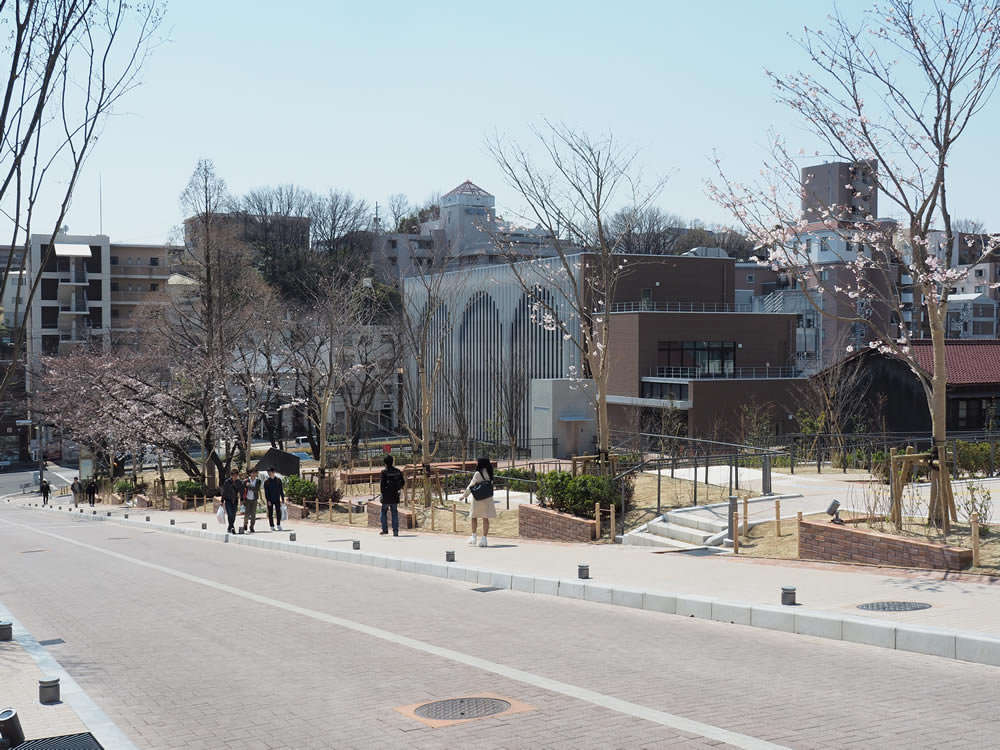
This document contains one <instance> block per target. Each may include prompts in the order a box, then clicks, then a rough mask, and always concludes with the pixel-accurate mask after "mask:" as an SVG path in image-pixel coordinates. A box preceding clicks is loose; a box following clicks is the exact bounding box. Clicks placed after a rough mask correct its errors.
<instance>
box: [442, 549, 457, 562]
mask: <svg viewBox="0 0 1000 750" xmlns="http://www.w3.org/2000/svg"><path fill="white" fill-rule="evenodd" d="M444 561H445V562H455V550H453V549H450V550H447V551H446V552H445V553H444Z"/></svg>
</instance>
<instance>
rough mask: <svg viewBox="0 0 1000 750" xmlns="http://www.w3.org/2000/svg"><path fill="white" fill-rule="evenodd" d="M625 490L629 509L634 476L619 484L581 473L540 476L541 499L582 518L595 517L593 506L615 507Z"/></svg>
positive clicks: (539, 493) (607, 478) (556, 472)
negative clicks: (623, 489)
mask: <svg viewBox="0 0 1000 750" xmlns="http://www.w3.org/2000/svg"><path fill="white" fill-rule="evenodd" d="M623 484H624V487H625V506H626V509H627V508H628V507H630V506H631V504H632V494H633V492H634V482H633V479H632V477H631V476H629V477H625V478H624V479H620V480H618V481H617V482H615V481H613V480H611V479H610V478H609V477H601V476H595V475H593V474H581V475H579V476H575V477H574V476H573V475H572V474H569V473H568V472H565V471H551V472H549V473H548V474H545V475H543V476H542V477H540V484H539V487H538V497H539V500H542V501H544V502H546V503H547V504H548V505H551V506H552V507H553V508H555V509H556V510H558V511H562V512H564V513H572V514H573V515H575V516H580V517H581V518H593V517H594V505H595V504H598V503H599V504H600V506H601V507H602V508H608V507H610V506H611V505H612V504H614V505H615V506H616V507H617V505H618V503H619V502H620V501H621V493H622V485H623Z"/></svg>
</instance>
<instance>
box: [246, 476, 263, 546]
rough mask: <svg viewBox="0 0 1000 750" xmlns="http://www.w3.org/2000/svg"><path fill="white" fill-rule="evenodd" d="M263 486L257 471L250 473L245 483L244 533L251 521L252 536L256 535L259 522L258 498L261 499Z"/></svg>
mask: <svg viewBox="0 0 1000 750" xmlns="http://www.w3.org/2000/svg"><path fill="white" fill-rule="evenodd" d="M262 485H263V482H261V480H260V478H259V477H258V476H257V470H256V469H252V470H251V471H250V476H248V477H247V479H246V481H245V482H244V483H243V508H244V510H243V531H246V530H247V521H249V522H250V532H249V533H251V534H253V533H254V528H253V527H254V523H255V522H256V521H257V498H259V497H260V491H261V486H262Z"/></svg>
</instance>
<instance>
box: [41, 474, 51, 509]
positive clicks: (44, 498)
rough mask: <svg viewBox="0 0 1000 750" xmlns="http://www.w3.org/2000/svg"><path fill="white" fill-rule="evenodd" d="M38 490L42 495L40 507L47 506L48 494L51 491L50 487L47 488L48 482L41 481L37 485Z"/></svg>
mask: <svg viewBox="0 0 1000 750" xmlns="http://www.w3.org/2000/svg"><path fill="white" fill-rule="evenodd" d="M38 490H39V492H41V493H42V505H48V504H49V492H50V491H51V487H49V482H48V480H47V479H43V480H42V481H41V483H40V484H39V485H38Z"/></svg>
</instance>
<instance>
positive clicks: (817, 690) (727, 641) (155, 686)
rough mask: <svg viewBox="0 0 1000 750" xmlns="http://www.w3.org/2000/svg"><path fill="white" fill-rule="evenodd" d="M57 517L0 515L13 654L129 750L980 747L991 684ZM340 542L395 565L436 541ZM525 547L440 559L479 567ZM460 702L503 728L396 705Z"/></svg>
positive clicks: (938, 667) (987, 737)
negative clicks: (15, 641) (425, 716)
mask: <svg viewBox="0 0 1000 750" xmlns="http://www.w3.org/2000/svg"><path fill="white" fill-rule="evenodd" d="M79 516H80V514H77V515H76V517H70V514H68V513H66V511H62V512H59V511H41V510H37V511H36V510H26V509H20V508H17V507H15V506H13V505H8V504H5V503H4V504H0V599H2V600H3V603H4V605H5V606H6V607H7V608H8V609H9V610H10V611H11V612H12V613H13V614H14V616H15V617H17V618H18V620H19V621H20V622H21V623H23V624H24V626H25V627H26V628H27V629H28V630H29V631H31V632H32V633H33V634H34V635H35V637H36V638H38V639H39V640H46V641H57V640H58V641H60V643H59V644H58V645H53V646H51V647H50V648H51V650H52V651H53V652H54V653H57V654H58V658H59V660H60V662H61V663H62V664H63V665H64V666H65V667H66V669H67V670H68V671H69V672H70V673H72V674H73V675H74V676H75V678H76V679H77V680H78V681H79V683H80V684H81V686H82V687H83V688H84V689H85V690H86V691H87V693H88V694H89V695H90V696H92V697H93V699H94V700H95V701H96V702H97V703H98V704H99V705H100V706H101V708H102V709H103V710H104V711H105V712H106V713H107V714H108V716H109V717H110V718H111V719H112V720H113V721H114V722H115V723H117V724H118V726H119V727H121V729H122V730H123V731H124V732H125V733H126V734H127V735H128V737H129V738H130V739H131V740H132V741H133V742H134V743H135V745H136V746H138V747H141V748H150V749H153V750H170V749H171V748H178V749H179V748H184V749H185V750H198V749H199V748H205V749H209V748H210V749H212V750H215V749H218V748H232V750H258V749H259V750H282V749H284V748H289V749H291V748H295V749H296V750H301V749H303V748H306V749H309V748H316V749H319V748H325V749H328V748H337V749H338V750H348V749H349V748H379V749H381V748H480V749H482V748H531V749H534V748H566V749H567V750H569V749H572V750H578V749H580V748H602V749H603V748H629V749H631V748H664V747H684V748H707V747H739V748H747V749H748V750H778V749H779V748H797V749H801V750H808V749H810V748H830V749H831V750H832V749H834V748H836V749H837V750H844V749H847V748H871V747H886V748H892V747H899V748H949V749H952V750H954V749H963V748H970V749H971V748H982V747H984V746H989V745H990V743H991V742H992V740H993V736H992V734H991V730H992V727H993V725H994V724H995V722H996V706H997V705H998V703H1000V680H998V679H997V669H996V668H995V667H987V666H983V665H978V664H970V663H964V662H957V661H951V660H946V659H940V658H936V657H929V656H923V655H920V654H912V653H904V652H899V651H891V650H887V649H879V648H874V647H870V646H863V645H858V644H853V643H845V642H841V641H831V640H825V639H814V638H810V637H808V636H798V637H795V636H789V635H787V634H784V633H776V632H772V631H767V630H761V629H759V628H746V627H741V626H737V625H730V624H724V623H717V622H708V621H704V620H692V619H687V618H683V617H675V616H669V615H662V614H658V613H654V612H648V611H643V610H634V609H628V608H624V607H607V606H601V605H599V604H593V603H590V602H582V601H574V600H567V599H564V598H561V597H547V596H535V595H530V594H522V593H519V592H517V591H511V590H493V589H490V588H488V587H487V588H485V589H484V588H483V587H480V586H476V585H474V584H469V583H465V582H459V581H452V580H443V579H436V578H429V577H427V576H418V575H413V574H411V573H405V572H401V571H393V570H381V569H376V568H372V567H367V566H359V565H352V564H346V563H339V562H334V561H330V560H325V559H318V558H315V557H307V556H302V555H295V554H287V553H283V552H274V551H269V550H261V549H254V548H252V547H247V546H244V545H237V544H221V543H214V542H211V541H203V540H199V539H194V538H190V537H187V536H183V535H179V534H171V533H165V529H164V527H163V526H162V520H163V518H165V516H163V515H160V516H159V517H157V522H156V523H155V524H154V523H153V522H152V521H151V522H150V526H151V528H148V529H147V528H144V526H145V522H143V523H142V524H141V525H135V524H119V523H113V522H111V523H108V522H93V521H89V522H88V521H86V520H84V519H82V518H81V517H79ZM181 520H184V521H187V520H191V519H189V518H181ZM295 526H296V527H297V528H298V533H300V534H302V537H303V538H305V536H306V535H307V534H311V532H308V531H307V529H306V527H307V524H301V523H300V524H295ZM349 536H352V535H350V534H342V533H333V534H331V533H330V532H329V531H328V530H327V531H325V532H322V533H320V535H319V536H316V537H315V541H317V543H325V544H335V543H340V542H334V541H330V540H331V539H342V538H345V537H349ZM353 536H359V537H360V538H361V539H362V544H363V545H364V546H365V547H366V548H368V547H370V548H373V549H374V548H380V549H386V550H388V549H393V548H392V547H391V545H392V544H393V542H395V543H396V544H397V547H396V551H397V552H401V551H402V550H403V549H404V547H403V545H406V546H405V550H406V552H408V553H413V554H418V553H422V552H421V550H422V549H423V548H424V545H428V546H427V549H430V546H429V545H430V543H431V542H434V541H435V540H428V539H427V535H421V536H419V537H416V536H408V537H400V538H399V539H396V540H391V539H390V540H379V539H376V538H373V537H371V536H370V535H368V534H367V533H366V532H355V534H353ZM321 538H322V539H325V540H326V541H320V540H321ZM382 545H384V547H383V546H382ZM540 548H541V546H540V545H529V544H523V545H518V546H516V547H507V548H487V549H482V550H480V549H477V550H466V549H463V550H461V551H460V555H461V557H462V558H463V559H470V558H472V557H473V556H474V555H478V556H479V561H482V560H486V559H489V558H488V556H490V555H493V556H494V559H495V561H497V562H499V561H501V560H502V559H507V558H505V557H502V556H504V555H507V554H512V555H515V556H516V555H518V554H520V555H522V556H534V555H536V553H537V550H538V549H540ZM553 548H554V547H553ZM570 549H571V551H573V552H574V553H579V552H580V550H581V548H570ZM585 549H586V550H588V551H594V552H597V551H598V549H599V548H598V547H593V548H585ZM28 550H37V552H34V553H32V554H27V551H28ZM606 552H607V553H608V554H609V555H610V554H615V555H621V559H629V560H632V561H638V560H645V561H655V560H662V559H663V556H659V557H653V556H648V557H633V556H632V555H631V554H622V552H623V551H622V550H615V549H612V548H608V549H607V550H606ZM512 559H513V558H512ZM535 559H536V560H538V561H539V563H540V564H541V562H542V561H543V558H542V557H535ZM571 559H574V560H575V559H576V558H575V556H574V557H573V558H571ZM611 559H612V558H611V557H607V558H603V557H602V558H600V561H601V564H605V563H607V564H609V565H610V563H609V562H608V561H609V560H611ZM717 562H718V561H708V566H712V569H714V570H716V572H718V571H720V570H723V569H726V568H728V567H729V566H728V565H727V564H726V563H723V564H722V565H721V566H718V565H716V563H717ZM547 564H554V563H552V562H551V561H550V562H549V563H547ZM706 567H707V566H706ZM597 572H598V574H599V575H603V573H602V569H601V568H599V567H598V568H597ZM0 690H2V686H0ZM483 695H493V696H498V697H500V698H501V699H503V700H506V701H509V702H510V703H511V704H512V708H517V709H520V711H519V712H517V713H513V712H511V713H507V714H505V715H502V716H499V717H496V718H489V719H483V720H479V721H472V722H465V723H460V724H456V725H453V726H443V727H433V726H428V725H427V724H426V723H424V722H421V721H418V720H417V719H416V718H414V717H413V715H412V713H411V712H408V711H407V710H406V709H407V707H413V706H415V705H418V704H423V703H424V702H426V701H432V700H439V699H445V698H458V697H463V696H483Z"/></svg>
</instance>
